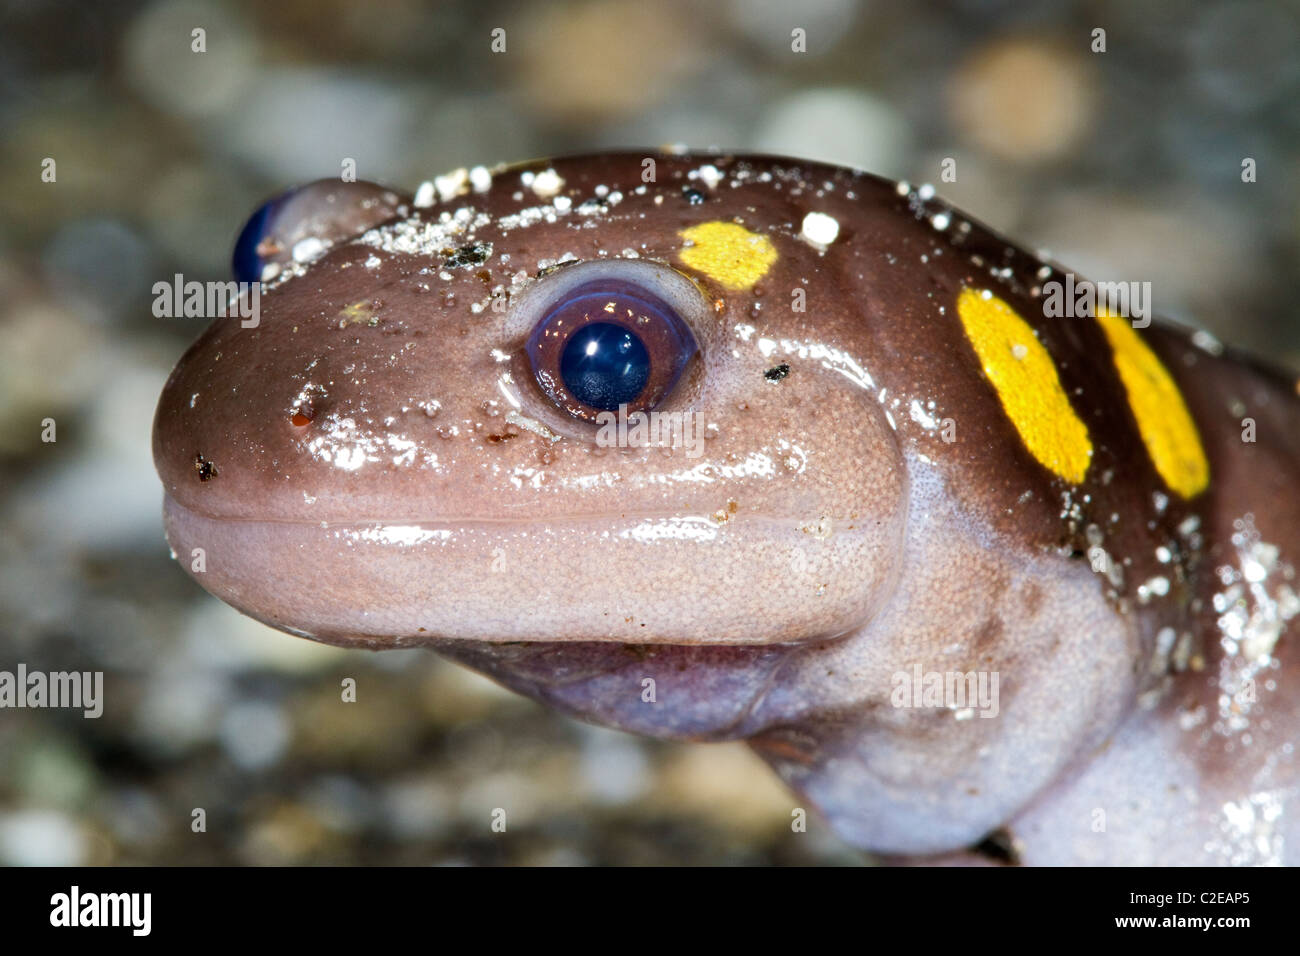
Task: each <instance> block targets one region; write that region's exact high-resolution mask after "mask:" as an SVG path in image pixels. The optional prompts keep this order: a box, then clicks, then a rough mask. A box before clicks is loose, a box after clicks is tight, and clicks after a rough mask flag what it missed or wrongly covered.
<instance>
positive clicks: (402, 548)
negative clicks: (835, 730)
mask: <svg viewBox="0 0 1300 956" xmlns="http://www.w3.org/2000/svg"><path fill="white" fill-rule="evenodd" d="M163 511H164V524H165V528H166V532H167V538H168V541H169V542H170V544H171V546H172V549H173V551H174V553H175V554H176V556H177V559H178V560H179V561H180V562H181V564H182V567H184V568H186V570H188V571H189V572H190V573H191V575H192V576H193V577H194V578H195V580H196V581H198V583H199V584H201V585H202V586H203V587H204V588H205V589H206V590H208V591H209V592H211V593H212V594H214V595H216V596H217V597H219V598H221V599H222V600H223V601H226V602H227V603H229V604H231V605H233V606H234V607H235V608H237V609H239V610H240V611H242V612H244V613H245V614H248V615H250V616H252V617H254V618H257V619H258V620H260V621H263V622H264V623H266V624H269V625H271V626H272V627H276V628H279V629H281V630H284V631H288V632H289V633H292V634H296V635H298V636H302V637H308V638H312V639H314V640H320V641H324V642H327V643H333V644H340V645H346V646H364V647H371V648H386V647H407V646H418V645H432V644H434V643H436V642H438V641H447V640H473V641H486V642H494V643H507V642H520V641H526V642H533V641H546V642H565V643H568V642H577V641H606V642H615V643H623V644H682V645H698V644H710V645H746V644H774V643H790V642H803V641H809V640H816V639H825V638H827V637H830V636H834V635H837V634H841V633H844V632H846V631H848V630H851V629H853V628H855V627H858V626H860V625H861V623H863V622H864V621H865V620H866V619H867V618H868V617H869V616H870V614H871V613H873V611H874V610H875V608H876V607H877V606H878V605H879V603H880V601H881V600H882V599H883V591H884V589H882V588H880V587H876V586H874V584H875V582H876V580H877V579H878V578H879V577H880V575H874V574H871V573H869V572H870V571H871V565H872V562H873V561H879V560H881V557H880V556H882V555H884V556H886V557H885V558H884V560H886V561H888V562H889V563H890V565H891V566H892V555H893V554H896V553H897V551H896V549H895V548H892V547H885V546H884V545H883V541H882V540H881V539H882V537H887V536H889V534H890V531H889V530H888V529H876V530H875V531H874V532H873V531H872V530H871V529H870V528H868V527H865V526H864V527H863V528H862V529H860V530H858V531H856V532H844V533H841V534H838V535H831V536H827V537H826V539H825V540H823V541H816V542H813V543H810V539H809V535H808V533H807V530H806V529H805V528H802V527H799V526H798V524H797V523H796V522H793V521H782V520H775V519H761V518H758V517H756V516H755V517H749V518H746V517H744V516H730V517H728V518H726V519H715V518H712V517H699V518H696V517H682V516H674V515H658V516H655V515H649V516H647V515H618V516H612V517H601V518H597V517H592V516H582V517H575V518H555V517H552V516H548V517H547V518H546V519H545V520H540V519H538V520H528V519H524V520H508V519H499V518H497V519H489V520H473V521H452V520H446V519H440V520H439V521H437V522H415V521H402V522H371V521H349V522H330V521H308V520H294V519H285V518H278V519H274V520H267V521H261V520H255V519H248V518H240V519H228V518H221V517H213V516H211V515H205V514H202V513H200V512H198V511H195V510H192V509H190V508H188V507H186V506H185V505H182V504H181V503H180V502H178V501H177V500H176V498H175V497H173V496H172V495H170V494H168V495H167V496H166V497H165V498H164V508H163ZM814 544H815V546H813V545H814ZM845 569H854V573H846V571H845ZM885 570H888V569H885Z"/></svg>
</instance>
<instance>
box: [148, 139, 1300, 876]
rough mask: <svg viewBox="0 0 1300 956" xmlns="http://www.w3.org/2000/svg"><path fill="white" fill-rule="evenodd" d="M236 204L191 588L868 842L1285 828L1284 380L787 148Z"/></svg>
mask: <svg viewBox="0 0 1300 956" xmlns="http://www.w3.org/2000/svg"><path fill="white" fill-rule="evenodd" d="M259 215H260V216H261V219H260V220H259V221H258V222H257V223H256V224H255V225H250V227H249V228H250V230H251V232H246V234H245V236H244V237H243V238H242V239H241V243H240V250H239V251H238V253H237V256H236V267H237V271H239V272H241V273H242V275H241V277H243V278H248V279H251V280H259V279H260V280H264V282H263V285H262V287H261V289H262V291H261V298H260V316H259V319H258V322H257V324H256V326H255V327H244V325H245V324H246V323H241V322H240V321H238V320H237V319H218V320H217V321H215V322H214V323H213V324H212V326H211V327H210V328H209V329H208V330H207V331H206V332H205V333H204V334H203V335H202V337H201V338H200V339H199V340H198V341H197V342H196V343H195V344H194V345H193V346H192V347H191V348H190V350H189V351H188V352H187V353H186V354H185V356H184V357H183V358H182V359H181V361H180V363H179V364H178V365H177V367H176V370H175V371H174V372H173V374H172V376H171V378H170V379H169V381H168V383H167V385H166V387H165V390H164V392H163V394H162V397H161V399H160V402H159V406H158V412H157V417H156V421H155V428H154V455H155V460H156V463H157V467H158V471H159V474H160V476H161V477H162V480H163V484H164V487H165V491H166V498H165V518H166V528H167V534H168V538H169V540H170V541H171V544H172V547H173V549H174V551H175V552H176V553H177V554H178V555H179V556H180V557H181V559H182V564H183V565H184V566H186V567H190V566H191V562H190V560H189V556H190V555H191V554H192V553H193V552H194V549H196V548H198V549H202V550H203V553H204V562H203V564H204V567H205V570H204V571H203V572H202V573H195V577H196V579H197V580H198V581H199V582H200V583H201V584H202V585H203V586H204V587H205V588H206V589H208V590H209V591H211V592H212V593H214V594H216V595H217V596H218V597H220V598H221V599H223V600H225V601H227V602H229V603H230V604H232V605H234V606H235V607H237V608H239V609H240V610H241V611H244V612H245V613H248V614H251V615H252V616H254V617H256V618H258V619H260V620H262V621H265V622H266V623H268V624H270V625H272V626H274V627H278V628H280V629H282V630H286V631H289V632H290V633H293V634H297V635H300V636H304V637H309V638H312V639H315V640H321V641H327V642H330V643H334V644H341V645H345V646H355V647H367V648H375V649H380V648H388V647H406V646H415V645H421V646H427V647H430V648H433V649H434V650H436V651H438V652H439V653H442V654H444V655H446V656H447V657H449V658H451V659H453V660H456V661H459V662H462V663H464V664H466V665H468V666H470V667H473V668H476V669H478V670H480V671H482V672H484V673H486V674H488V675H490V676H491V677H493V678H495V679H496V680H498V681H500V682H501V683H503V684H505V685H507V686H509V687H511V688H513V689H515V690H518V691H519V692H521V693H524V694H526V695H529V696H531V697H534V698H536V699H538V700H541V701H544V702H546V703H548V704H550V705H552V706H555V707H558V708H560V709H562V710H564V711H566V712H568V713H570V714H573V715H576V716H578V717H581V718H583V719H585V720H590V721H594V722H597V723H601V724H605V725H609V726H613V727H618V728H622V729H625V730H629V731H633V732H636V733H642V734H649V735H653V736H658V737H669V738H680V739H691V740H701V741H707V740H723V739H736V738H743V739H745V740H747V741H748V742H749V743H750V745H751V746H752V747H753V748H754V749H755V750H756V751H757V752H758V753H759V754H760V755H761V756H762V757H763V758H764V759H765V760H766V761H767V762H768V763H770V764H771V765H772V767H773V768H774V769H775V770H776V772H777V773H779V774H780V776H781V777H782V778H783V779H784V780H785V781H786V782H787V783H788V784H789V785H790V787H791V788H792V789H793V790H794V791H795V792H796V793H797V794H799V795H800V797H801V799H802V800H804V801H806V802H807V803H808V804H809V805H811V806H813V807H815V808H816V809H817V810H818V811H819V812H820V814H821V815H822V816H823V817H824V818H825V819H826V820H827V821H829V823H830V825H831V826H832V827H833V828H834V829H835V831H836V832H837V833H838V834H839V835H840V836H841V837H842V838H843V839H845V840H846V841H848V842H850V843H852V844H853V845H856V846H859V847H862V848H865V849H869V850H872V851H875V852H877V853H879V854H882V855H885V856H887V857H900V858H901V857H907V858H923V859H930V860H939V861H945V862H981V861H986V860H988V859H989V857H988V855H987V854H986V853H984V852H982V851H981V852H976V851H975V850H973V849H972V848H975V847H979V846H983V847H984V848H985V849H987V848H989V847H997V848H999V849H998V852H997V854H996V855H997V856H998V857H999V858H1001V859H1003V860H1006V859H1012V860H1016V861H1019V862H1023V863H1029V864H1035V863H1040V864H1041V863H1055V864H1060V863H1108V864H1123V863H1158V864H1192V863H1224V864H1251V863H1277V862H1289V863H1293V864H1294V863H1297V862H1300V857H1297V856H1296V854H1297V852H1300V850H1298V849H1297V848H1298V847H1300V824H1297V822H1296V820H1297V815H1298V814H1300V804H1298V802H1297V801H1298V800H1300V797H1298V796H1297V787H1298V786H1300V780H1298V776H1297V757H1296V755H1295V753H1294V740H1295V737H1296V730H1297V728H1298V727H1300V662H1298V657H1297V654H1296V650H1295V639H1294V630H1293V629H1294V621H1292V619H1293V618H1294V616H1295V615H1296V614H1297V613H1298V612H1300V599H1298V598H1297V595H1296V588H1297V587H1300V585H1297V582H1296V579H1295V570H1294V569H1295V565H1296V563H1297V562H1298V561H1300V496H1297V495H1296V493H1295V487H1296V480H1297V477H1300V427H1298V425H1300V398H1298V397H1297V382H1296V380H1295V378H1294V376H1291V377H1288V376H1286V375H1284V374H1281V373H1278V372H1275V371H1272V370H1270V369H1268V368H1266V367H1264V366H1263V365H1261V364H1259V363H1257V362H1254V361H1253V360H1251V359H1248V358H1246V357H1243V356H1240V355H1237V354H1235V353H1233V352H1231V351H1229V350H1226V349H1224V348H1222V347H1221V346H1219V345H1218V344H1217V343H1215V342H1213V341H1212V340H1210V339H1208V338H1207V337H1204V336H1195V337H1193V336H1190V335H1188V334H1187V333H1185V332H1184V331H1182V330H1180V329H1177V328H1174V327H1172V326H1168V325H1164V324H1161V323H1159V322H1156V323H1151V324H1149V325H1148V324H1147V322H1146V321H1145V320H1143V319H1136V320H1135V319H1133V318H1125V317H1123V316H1122V315H1120V314H1118V312H1117V311H1116V310H1114V309H1108V308H1107V307H1106V304H1105V303H1101V304H1097V303H1089V302H1087V301H1084V300H1083V299H1075V298H1074V297H1073V294H1072V295H1071V297H1069V298H1068V299H1063V298H1062V296H1061V289H1062V288H1063V287H1067V288H1070V289H1075V290H1077V289H1078V288H1079V286H1078V285H1077V283H1078V282H1079V280H1078V278H1077V277H1075V276H1073V275H1071V274H1068V271H1067V270H1064V269H1062V268H1061V267H1059V266H1057V265H1055V264H1052V263H1048V262H1044V261H1041V260H1040V259H1039V258H1037V257H1036V256H1034V255H1032V254H1030V253H1028V252H1026V251H1025V250H1023V249H1021V248H1019V247H1018V246H1017V245H1015V244H1014V243H1011V242H1009V241H1007V240H1006V239H1004V238H1002V237H1000V236H998V235H996V234H995V233H993V232H992V231H990V230H989V229H987V228H986V227H984V226H983V225H981V224H980V223H978V222H975V221H973V220H972V219H971V218H970V217H968V216H966V215H965V214H964V213H962V212H961V211H960V210H957V209H955V208H952V207H951V206H949V205H947V204H945V203H944V202H942V201H941V200H939V199H937V198H936V197H934V195H933V191H932V190H930V189H928V188H925V187H922V188H913V187H911V186H909V185H907V184H904V183H893V182H888V181H885V180H882V179H879V178H876V177H873V176H870V175H867V174H865V173H861V172H856V171H852V170H848V169H843V168H839V167H833V166H827V165H820V164H816V163H809V162H802V161H796V160H784V159H777V158H771V157H757V156H739V155H736V156H733V155H708V156H692V155H685V154H667V153H665V154H639V153H638V154H633V153H626V154H601V155H594V156H584V157H575V158H569V159H560V160H553V161H540V162H533V163H527V164H522V165H517V166H511V167H502V168H498V169H494V170H486V169H482V168H478V169H475V170H473V171H469V172H466V171H460V172H458V173H455V174H452V175H449V176H447V177H441V178H439V179H438V180H437V181H435V183H434V184H432V185H426V186H425V187H422V189H421V190H420V192H419V193H418V194H417V195H416V196H415V197H414V198H411V197H408V196H405V195H402V194H400V193H395V192H393V191H390V190H383V189H381V188H380V187H376V186H371V185H368V184H347V185H345V184H338V183H335V184H332V185H331V184H316V185H313V186H309V187H305V191H303V192H299V193H294V194H291V195H290V196H289V197H288V198H286V199H282V200H281V201H279V204H278V205H276V206H274V207H273V208H272V209H271V210H270V211H269V212H267V211H265V210H264V211H263V212H262V213H260V214H259ZM304 219H310V224H311V230H310V232H311V234H310V235H309V236H308V237H307V238H308V239H309V240H311V241H310V242H308V245H307V246H306V247H303V246H302V245H301V243H302V242H303V238H302V237H303V235H304V230H303V228H302V222H303V221H304ZM291 247H292V248H291ZM259 269H260V270H261V271H260V274H259V271H258V270H259ZM1066 283H1069V285H1068V286H1066V285H1065V284H1066ZM1062 301H1065V302H1066V303H1067V305H1078V306H1079V309H1078V310H1076V311H1077V314H1074V315H1061V314H1059V313H1060V311H1061V309H1060V306H1061V304H1062ZM1288 622H1291V623H1290V624H1288ZM1288 627H1290V628H1291V631H1288Z"/></svg>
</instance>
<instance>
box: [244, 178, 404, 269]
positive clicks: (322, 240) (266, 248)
mask: <svg viewBox="0 0 1300 956" xmlns="http://www.w3.org/2000/svg"><path fill="white" fill-rule="evenodd" d="M409 202H410V199H409V198H408V197H407V196H404V195H402V194H400V193H397V192H395V191H393V190H391V189H386V188H384V187H383V186H377V185H376V184H374V183H367V182H353V183H345V182H342V181H341V180H338V179H318V180H317V181H316V182H314V183H308V184H307V185H306V186H300V187H298V188H297V189H290V190H288V191H287V192H283V193H281V194H280V195H278V196H276V197H275V198H274V199H270V200H268V201H267V202H265V203H263V204H262V205H261V206H260V207H259V208H258V210H257V211H256V212H254V213H253V215H251V216H249V217H248V222H246V223H245V224H244V228H243V229H242V230H240V233H239V238H238V239H236V240H235V251H234V254H233V255H232V256H231V263H230V265H231V271H232V272H233V273H234V275H235V279H236V281H239V282H259V281H261V279H262V277H263V276H264V275H265V274H266V272H265V270H266V267H267V266H269V265H272V264H277V265H280V266H283V265H285V264H286V263H288V262H290V261H292V260H293V259H294V248H295V247H296V246H299V244H300V243H302V245H301V247H300V248H298V258H299V259H300V260H302V261H309V260H311V259H314V258H315V257H316V256H318V255H320V254H321V253H322V252H324V251H325V250H326V249H327V248H329V246H330V245H332V244H333V243H335V242H337V241H339V240H340V239H350V238H351V237H353V236H357V235H360V234H361V233H363V232H365V231H366V230H367V229H369V228H370V227H371V226H375V225H378V224H379V223H381V222H383V221H385V220H386V219H392V218H393V216H395V215H399V214H400V207H401V206H402V205H403V204H409ZM304 240H305V241H304ZM268 278H269V276H268Z"/></svg>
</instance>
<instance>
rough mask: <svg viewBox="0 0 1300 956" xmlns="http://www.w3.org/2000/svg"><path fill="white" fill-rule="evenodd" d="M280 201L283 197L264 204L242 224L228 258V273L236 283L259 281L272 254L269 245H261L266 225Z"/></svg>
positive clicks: (265, 232)
mask: <svg viewBox="0 0 1300 956" xmlns="http://www.w3.org/2000/svg"><path fill="white" fill-rule="evenodd" d="M282 199H283V197H276V198H275V199H272V200H270V201H268V202H264V203H263V204H262V205H261V206H260V207H259V208H258V210H257V212H255V213H253V214H252V215H251V216H249V217H248V222H246V223H244V228H243V229H242V230H241V231H240V233H239V238H238V239H236V240H235V252H234V255H232V256H231V257H230V271H231V272H233V273H234V274H235V281H236V282H260V281H261V279H262V270H263V269H264V268H265V267H266V264H267V263H268V262H270V261H271V259H272V252H273V250H272V248H271V244H270V243H268V244H267V245H265V246H263V245H262V243H263V241H264V240H266V239H267V230H266V224H267V222H268V221H270V220H271V219H272V218H273V213H274V211H275V208H276V207H277V206H278V205H279V204H280V202H281V201H282ZM259 247H261V248H260V249H259Z"/></svg>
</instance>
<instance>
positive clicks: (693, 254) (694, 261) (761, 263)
mask: <svg viewBox="0 0 1300 956" xmlns="http://www.w3.org/2000/svg"><path fill="white" fill-rule="evenodd" d="M681 236H682V238H683V239H685V240H686V241H687V242H689V243H691V245H689V246H686V247H685V248H683V249H682V252H681V258H682V262H683V263H685V265H686V266H687V267H688V268H690V269H694V270H695V271H696V272H702V273H704V274H705V275H706V276H708V277H709V278H710V279H713V280H714V281H715V282H717V283H719V284H720V285H722V286H724V287H725V288H728V289H735V290H738V289H748V288H749V287H750V286H752V285H753V284H754V283H755V282H757V281H758V280H759V279H761V278H763V276H765V275H767V270H768V269H770V268H772V263H774V262H776V248H775V247H774V246H773V245H772V240H770V239H768V238H767V236H762V235H759V234H758V233H756V232H750V231H749V230H748V229H746V228H745V227H744V226H738V225H736V224H735V223H734V222H702V223H700V224H699V225H698V226H691V228H689V229H684V230H682V232H681Z"/></svg>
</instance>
